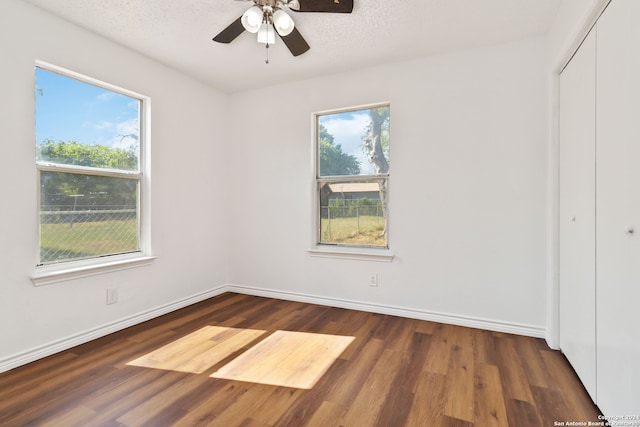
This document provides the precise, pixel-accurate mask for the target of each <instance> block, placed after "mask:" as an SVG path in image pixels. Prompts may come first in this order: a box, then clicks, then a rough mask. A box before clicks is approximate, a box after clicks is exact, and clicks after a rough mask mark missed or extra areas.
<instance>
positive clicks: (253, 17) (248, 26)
mask: <svg viewBox="0 0 640 427" xmlns="http://www.w3.org/2000/svg"><path fill="white" fill-rule="evenodd" d="M262 17H263V13H262V9H261V8H260V7H258V6H251V7H250V8H249V9H247V11H246V12H245V13H244V14H243V15H242V20H241V22H242V26H243V27H244V29H245V30H247V31H249V32H250V33H254V34H255V33H257V32H258V30H260V26H261V24H262Z"/></svg>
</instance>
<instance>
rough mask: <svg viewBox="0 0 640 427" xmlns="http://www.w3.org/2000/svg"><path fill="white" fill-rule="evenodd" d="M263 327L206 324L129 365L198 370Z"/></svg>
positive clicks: (258, 333)
mask: <svg viewBox="0 0 640 427" xmlns="http://www.w3.org/2000/svg"><path fill="white" fill-rule="evenodd" d="M264 333H266V331H261V330H255V329H237V328H225V327H221V326H205V327H204V328H202V329H198V330H197V331H195V332H193V333H191V334H189V335H186V336H184V337H182V338H180V339H177V340H175V341H173V342H172V343H170V344H167V345H165V346H163V347H160V348H159V349H157V350H154V351H152V352H151V353H148V354H145V355H144V356H142V357H140V358H138V359H135V360H132V361H131V362H129V363H127V365H129V366H139V367H143V368H154V369H164V370H170V371H179V372H188V373H192V374H201V373H203V372H204V371H206V370H207V369H209V368H210V367H212V366H213V365H215V364H216V363H219V362H220V361H222V360H224V359H225V358H227V357H229V356H230V355H232V354H233V353H235V352H236V351H238V350H240V349H241V348H242V347H244V346H246V345H247V344H249V343H250V342H251V341H253V340H255V339H256V338H258V337H259V336H261V335H263V334H264Z"/></svg>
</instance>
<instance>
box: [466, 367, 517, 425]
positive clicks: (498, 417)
mask: <svg viewBox="0 0 640 427" xmlns="http://www.w3.org/2000/svg"><path fill="white" fill-rule="evenodd" d="M474 369H475V424H476V425H478V426H483V427H484V426H486V427H492V426H493V427H501V426H507V425H509V421H508V418H507V409H506V406H505V401H504V393H503V392H502V381H501V380H500V370H499V369H498V367H497V366H494V365H488V364H483V363H477V364H476V365H475V367H474Z"/></svg>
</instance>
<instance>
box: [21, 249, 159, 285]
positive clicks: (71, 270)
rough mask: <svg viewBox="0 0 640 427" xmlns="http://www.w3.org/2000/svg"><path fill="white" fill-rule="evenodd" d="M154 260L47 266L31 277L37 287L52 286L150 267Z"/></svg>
mask: <svg viewBox="0 0 640 427" xmlns="http://www.w3.org/2000/svg"><path fill="white" fill-rule="evenodd" d="M154 259H156V257H153V256H144V255H143V256H141V255H137V256H135V257H132V256H125V257H113V258H111V257H109V260H108V261H102V260H100V261H96V260H95V259H94V260H91V263H90V264H87V263H86V262H84V263H83V262H77V263H73V262H70V263H65V264H64V265H61V264H55V265H45V266H41V267H36V271H35V272H34V273H33V274H32V275H31V281H32V282H33V284H34V285H35V286H44V285H52V284H54V283H60V282H66V281H68V280H74V279H81V278H84V277H91V276H96V275H98V274H105V273H110V272H113V271H119V270H127V269H130V268H136V267H143V266H146V265H150V264H151V263H152V262H153V260H154Z"/></svg>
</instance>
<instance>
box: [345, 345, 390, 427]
mask: <svg viewBox="0 0 640 427" xmlns="http://www.w3.org/2000/svg"><path fill="white" fill-rule="evenodd" d="M401 363H402V355H401V354H399V353H398V352H397V351H393V350H384V351H383V352H382V356H381V357H380V359H379V360H378V361H377V362H376V364H375V366H374V368H373V369H372V370H371V371H370V375H369V377H368V378H367V381H366V382H365V383H364V385H363V386H362V389H361V390H360V391H359V393H358V395H357V397H356V398H355V400H354V401H353V403H352V404H351V405H350V406H349V410H348V411H347V413H346V414H345V416H344V418H343V419H342V420H341V423H340V425H344V426H358V425H360V426H373V425H376V419H377V418H378V415H379V413H380V410H381V409H382V407H383V405H384V402H385V400H386V399H387V397H388V395H389V393H391V392H392V390H391V385H392V383H393V379H394V377H395V375H396V372H397V370H398V369H399V367H400V364H401Z"/></svg>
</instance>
